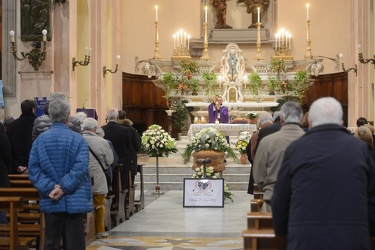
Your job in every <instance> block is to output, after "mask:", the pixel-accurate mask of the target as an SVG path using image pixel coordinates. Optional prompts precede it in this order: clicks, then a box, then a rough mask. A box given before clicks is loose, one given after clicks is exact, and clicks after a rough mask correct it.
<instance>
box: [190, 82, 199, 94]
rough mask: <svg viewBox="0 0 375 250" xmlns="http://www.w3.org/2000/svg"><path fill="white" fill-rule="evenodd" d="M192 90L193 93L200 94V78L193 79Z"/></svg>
mask: <svg viewBox="0 0 375 250" xmlns="http://www.w3.org/2000/svg"><path fill="white" fill-rule="evenodd" d="M189 88H190V90H191V91H192V95H198V90H199V80H198V79H193V80H191V83H190V85H189Z"/></svg>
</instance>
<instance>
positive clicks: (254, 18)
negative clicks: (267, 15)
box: [237, 0, 270, 28]
mask: <svg viewBox="0 0 375 250" xmlns="http://www.w3.org/2000/svg"><path fill="white" fill-rule="evenodd" d="M238 3H244V4H245V5H246V8H247V9H246V12H247V13H249V14H250V13H251V22H252V24H251V25H250V26H249V28H256V27H257V23H258V7H259V8H260V17H259V19H260V21H261V22H262V15H263V13H264V12H266V10H267V8H268V6H269V5H270V0H237V4H238Z"/></svg>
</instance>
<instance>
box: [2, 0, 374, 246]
mask: <svg viewBox="0 0 375 250" xmlns="http://www.w3.org/2000/svg"><path fill="white" fill-rule="evenodd" d="M0 9H1V15H2V18H1V25H0V27H1V31H2V32H1V40H2V41H1V44H2V47H1V51H0V55H1V86H2V93H1V94H0V107H1V109H0V120H1V121H3V120H4V118H5V117H7V116H13V117H14V118H17V117H19V115H20V114H21V110H20V104H21V102H22V101H23V100H26V99H33V100H35V101H36V103H37V104H40V105H44V104H45V102H46V101H47V100H48V98H49V97H50V95H51V94H52V93H54V92H62V93H64V94H65V95H66V96H67V97H69V103H70V105H71V114H72V115H74V114H75V113H77V112H78V111H86V110H87V111H88V112H92V114H95V116H96V117H97V120H98V124H99V125H100V126H102V125H105V124H106V122H107V117H106V116H107V111H108V110H109V109H110V108H113V107H114V108H117V109H118V110H125V111H126V113H127V117H128V118H129V119H130V120H132V121H133V126H134V128H136V129H137V130H138V132H139V133H140V135H142V132H144V131H146V130H147V128H148V127H149V126H150V125H152V124H158V125H160V126H161V127H163V129H165V131H167V132H169V134H171V135H172V137H174V138H176V141H177V148H178V150H179V152H182V151H183V150H184V148H185V147H186V145H187V144H188V143H189V138H191V136H193V135H194V134H195V132H194V130H193V129H194V126H198V127H199V126H204V125H205V124H204V123H208V122H207V120H208V113H207V112H208V111H207V106H208V104H209V103H210V102H211V101H212V98H213V97H214V96H215V95H219V96H220V97H222V99H223V103H224V105H225V106H227V107H228V108H229V112H230V120H231V121H239V120H241V119H244V118H246V117H247V114H248V113H249V112H258V113H261V112H270V111H272V110H273V108H275V107H277V106H278V105H279V101H280V100H283V98H285V97H291V98H297V99H293V100H299V101H300V103H301V105H302V107H303V109H304V111H305V112H306V111H308V108H309V106H310V105H311V103H312V102H313V101H314V100H316V99H318V98H319V97H324V96H333V97H335V98H336V99H337V100H338V101H339V102H340V103H341V105H342V107H343V110H344V125H345V126H346V127H348V128H350V129H351V128H354V127H356V120H357V118H358V117H366V118H367V120H368V121H370V122H373V121H374V119H375V118H374V117H375V105H374V101H375V98H374V97H375V91H374V75H375V74H374V71H375V67H374V65H375V57H374V56H373V55H374V54H375V46H374V45H375V18H374V17H375V14H374V2H373V1H371V0H357V1H351V0H330V1H319V0H308V1H295V0H189V1H187V0H154V1H150V0H137V1H134V0H105V1H104V0H30V1H23V0H21V1H14V0H3V1H1V6H0ZM183 62H194V63H195V66H196V67H197V68H198V70H197V71H193V72H190V73H192V80H191V79H189V78H188V75H187V74H185V73H186V69H184V65H183ZM280 62H282V72H281V71H280V70H278V68H277V67H279V66H280V64H279V63H280ZM299 71H304V72H307V74H308V76H309V81H308V82H307V85H306V89H304V90H303V92H302V94H301V93H299V94H297V92H296V90H295V89H293V90H292V89H291V90H290V92H287V93H286V92H285V90H284V91H283V92H279V93H276V94H272V95H271V94H269V86H268V85H269V83H270V82H271V80H272V79H274V80H275V79H276V80H277V81H278V82H280V83H281V82H288V81H289V82H293V79H296V78H295V77H296V75H297V72H299ZM254 72H255V73H256V75H257V76H259V77H260V79H261V83H260V87H259V89H257V90H256V92H254V91H252V89H251V85H252V83H253V82H252V81H253V80H252V76H254ZM206 73H207V75H209V73H213V75H214V80H213V81H212V80H210V79H209V78H207V75H205V74H206ZM168 74H170V75H171V76H172V77H174V79H175V80H174V82H173V84H175V85H174V86H173V87H170V86H168V85H167V80H166V79H167V76H168ZM190 76H191V74H190ZM280 77H281V78H280ZM176 79H180V82H179V81H177V80H176ZM176 82H177V84H176ZM193 83H194V84H196V88H197V93H193V91H194V88H193V87H186V86H190V85H193ZM185 84H186V85H185ZM209 84H214V85H215V86H214V87H212V86H211V87H210V85H209ZM185 90H186V91H185ZM181 104H183V106H185V109H186V110H187V111H188V113H187V115H186V117H185V118H184V120H183V122H182V124H181V122H180V126H179V127H175V125H174V122H176V121H175V120H176V119H177V121H178V120H179V119H182V118H181V116H179V115H181V113H180V112H182V111H181V110H179V109H178V108H179V107H180V106H179V105H181ZM185 109H184V110H185ZM40 110H42V108H39V111H40ZM184 110H183V111H184ZM247 125H249V126H248V128H250V129H249V131H254V130H255V129H256V128H255V127H254V126H255V125H254V126H250V125H251V124H247ZM218 126H219V125H217V127H218ZM220 126H222V127H223V129H225V128H224V127H225V125H220ZM238 126H240V124H238ZM248 128H247V129H248ZM241 129H242V128H241ZM238 131H239V130H236V131H235V132H236V133H238ZM234 134H235V133H234ZM234 134H231V135H230V136H229V137H228V138H230V139H229V140H230V141H231V142H234V141H235V140H236V138H237V136H235V135H234ZM138 164H140V165H142V166H143V170H142V171H143V172H142V174H141V173H140V172H139V173H138V175H137V176H136V179H135V183H136V185H137V187H136V188H135V190H134V194H133V195H134V197H135V200H141V201H142V202H143V203H142V205H141V206H140V205H139V204H138V206H136V205H134V204H133V206H134V207H133V210H132V211H131V212H130V216H129V214H124V216H125V217H126V219H125V217H124V219H123V220H121V222H120V223H119V222H117V223H113V219H112V220H111V218H110V219H109V224H110V226H109V227H107V228H108V229H110V230H109V233H110V237H108V238H106V239H98V240H96V239H94V238H95V237H94V238H93V237H92V235H91V236H90V235H88V236H87V249H90V250H94V249H98V250H99V249H101V250H104V249H108V250H109V249H139V250H141V249H171V250H172V249H173V250H176V249H202V250H208V249H227V250H229V249H232V250H234V249H281V248H279V247H280V246H281V245H282V244H283V243H282V242H279V241H278V240H279V239H275V237H274V234H272V232H271V233H270V232H269V231H267V233H269V234H267V236H265V237H264V238H262V235H258V236H254V235H250V236H249V235H248V234H250V233H249V232H248V231H246V229H247V228H249V227H251V226H253V224H256V225H258V226H259V224H262V223H266V224H265V227H266V228H267V227H269V225H268V224H267V223H269V219H270V217H268V218H267V219H268V222H264V221H262V219H264V218H263V217H262V218H260V217H259V218H249V217H247V213H248V212H250V211H256V210H257V209H259V203H257V202H256V201H257V200H258V198H259V197H257V194H254V195H249V194H247V193H246V190H247V184H248V177H249V173H250V166H251V165H250V163H249V162H246V164H241V163H240V162H238V161H236V160H229V159H228V162H227V168H226V170H225V172H224V173H223V177H224V178H226V181H227V183H228V186H229V189H230V190H231V192H232V193H233V202H231V201H229V200H225V202H224V203H223V207H220V208H217V207H184V206H183V196H184V195H185V194H184V192H183V189H184V187H183V181H182V180H183V178H190V177H191V174H192V173H193V171H192V169H191V162H190V163H188V164H184V163H183V160H182V157H181V154H180V153H175V154H172V155H171V156H170V157H168V158H166V157H162V158H161V159H160V162H158V159H155V158H151V157H148V156H147V155H146V154H144V153H140V154H139V155H138ZM156 165H157V166H159V165H160V169H157V170H156V169H155V166H156ZM157 168H158V167H157ZM159 170H160V173H159V172H157V180H156V176H155V171H159ZM159 174H160V176H161V191H162V194H160V193H158V192H157V191H158V190H155V188H156V187H155V182H158V183H157V184H159ZM141 176H142V177H141ZM168 178H169V179H168ZM140 187H142V189H140ZM155 192H156V194H155ZM136 203H137V202H136ZM271 219H272V218H271ZM88 220H89V218H88ZM254 221H256V222H254ZM202 222H204V223H203V224H202ZM88 224H89V223H88ZM262 225H263V224H262ZM87 228H89V226H87ZM268 229H269V228H268ZM271 231H272V230H271ZM265 234H266V233H265ZM270 235H271V236H270ZM257 237H259V238H257ZM267 237H272V240H267ZM259 239H260V240H259ZM258 240H259V241H258ZM31 249H32V248H31Z"/></svg>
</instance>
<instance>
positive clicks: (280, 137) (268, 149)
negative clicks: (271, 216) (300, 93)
mask: <svg viewBox="0 0 375 250" xmlns="http://www.w3.org/2000/svg"><path fill="white" fill-rule="evenodd" d="M302 116H303V110H302V107H301V105H300V104H299V103H297V102H286V103H284V104H283V105H282V106H281V110H280V122H281V129H280V130H279V131H277V132H275V133H273V134H271V135H269V136H266V137H265V138H263V140H261V141H260V144H259V146H258V150H257V152H256V154H255V158H254V164H253V174H254V181H255V183H256V184H257V185H258V187H259V189H260V190H262V191H263V192H264V194H263V200H264V201H265V202H264V204H263V206H262V211H263V212H271V207H270V201H271V198H272V195H273V188H274V186H275V183H276V179H277V174H278V172H279V170H280V166H281V162H282V160H283V156H284V152H285V149H286V148H287V147H288V146H289V144H290V143H292V142H293V141H295V140H297V139H299V138H300V137H301V136H302V135H303V134H304V133H305V132H304V131H303V130H302V128H301V127H300V125H299V124H300V122H301V119H302Z"/></svg>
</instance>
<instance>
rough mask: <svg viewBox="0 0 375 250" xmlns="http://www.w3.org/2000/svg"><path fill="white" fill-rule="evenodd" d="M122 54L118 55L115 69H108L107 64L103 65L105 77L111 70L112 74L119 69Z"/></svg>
mask: <svg viewBox="0 0 375 250" xmlns="http://www.w3.org/2000/svg"><path fill="white" fill-rule="evenodd" d="M120 58H121V57H120V55H117V56H116V61H117V62H116V66H115V69H114V70H111V69H107V67H106V66H103V78H105V75H106V74H107V72H109V73H111V74H114V73H116V72H117V70H118V63H119V61H120Z"/></svg>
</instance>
